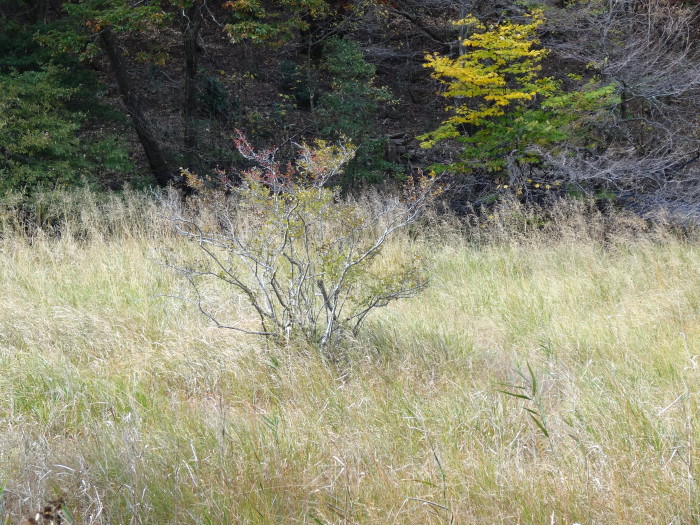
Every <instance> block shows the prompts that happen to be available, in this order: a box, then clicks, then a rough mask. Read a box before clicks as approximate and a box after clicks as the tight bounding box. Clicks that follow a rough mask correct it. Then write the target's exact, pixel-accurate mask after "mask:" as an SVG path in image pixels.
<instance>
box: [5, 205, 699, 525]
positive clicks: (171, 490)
mask: <svg viewBox="0 0 700 525" xmlns="http://www.w3.org/2000/svg"><path fill="white" fill-rule="evenodd" d="M52 198H53V199H55V201H56V202H55V203H54V204H56V203H58V207H54V208H50V207H47V208H46V210H51V209H53V210H54V211H51V212H50V213H52V214H57V212H56V210H62V211H61V213H63V215H62V216H61V215H60V213H59V214H58V215H59V216H58V217H57V218H54V219H52V221H51V222H50V223H47V224H50V227H49V228H45V229H44V230H34V229H32V228H28V226H27V222H24V223H22V222H18V221H16V220H15V218H16V214H15V215H13V212H12V208H11V207H10V206H9V205H8V204H7V203H6V206H5V208H3V209H4V210H5V211H4V214H0V217H2V218H1V219H0V223H2V224H3V225H4V226H3V230H2V231H3V233H2V239H1V240H0V290H2V293H0V370H1V371H2V373H1V374H0V422H1V424H0V489H3V494H2V498H1V499H0V519H1V518H2V516H3V514H5V515H7V516H8V519H9V521H10V523H16V522H18V521H19V519H20V517H21V516H25V515H30V514H31V515H33V513H34V512H35V511H36V509H38V507H39V506H40V505H41V504H42V503H44V502H45V501H48V500H50V499H54V498H56V497H58V496H62V497H64V498H65V500H66V506H67V508H68V509H69V510H70V513H71V515H72V516H73V518H74V520H75V522H76V523H315V524H318V523H376V524H392V523H395V524H399V523H406V524H409V523H410V524H415V523H436V524H437V523H462V524H469V523H503V524H513V523H532V524H541V523H547V524H549V523H556V524H566V525H570V524H573V523H581V524H594V523H600V524H603V523H605V524H608V523H664V524H669V523H678V524H681V523H683V524H685V523H697V522H699V521H700V499H699V496H698V486H697V483H696V478H697V476H698V474H699V473H700V472H699V471H698V460H700V457H699V452H698V450H699V449H698V446H699V438H700V430H699V429H700V426H699V422H698V421H697V419H696V418H697V416H698V406H699V400H698V393H699V389H700V381H699V380H700V323H699V322H698V320H699V319H698V318H699V314H700V263H699V261H700V257H699V256H700V245H699V244H698V243H697V240H696V239H694V238H693V237H692V236H690V235H685V236H680V235H678V233H677V232H673V231H671V230H670V229H669V228H668V227H665V226H663V225H661V226H658V225H657V226H649V225H648V224H646V223H643V222H641V221H639V220H637V219H635V218H633V217H630V216H626V215H624V214H613V215H608V216H604V215H602V214H598V213H595V212H594V211H593V210H591V209H587V210H584V209H581V206H580V205H571V204H569V205H566V206H560V207H559V208H557V209H556V210H554V211H553V212H551V213H549V215H548V217H546V218H545V219H542V215H541V214H535V213H532V212H531V211H529V210H526V209H522V208H518V207H517V206H516V207H513V206H511V207H510V208H503V209H501V210H497V211H496V212H495V213H493V214H492V216H490V217H489V216H486V217H483V218H481V219H479V220H475V221H474V224H472V225H471V226H470V227H466V226H463V225H462V224H457V223H456V222H454V221H453V222H452V223H451V224H446V221H444V219H443V218H439V217H434V218H432V219H431V220H429V221H426V225H425V226H424V228H426V230H424V231H423V232H411V233H412V234H411V235H407V236H406V237H405V238H399V239H396V240H395V241H394V243H393V244H392V245H390V246H389V247H388V250H389V255H390V256H391V255H392V252H393V253H396V254H400V253H401V252H402V251H404V250H405V249H406V246H407V243H412V249H418V250H420V251H422V252H423V253H424V254H425V255H426V256H427V257H428V258H429V260H430V264H431V268H432V270H433V272H434V278H433V282H432V285H431V287H430V288H429V289H428V290H427V291H426V292H425V293H423V294H422V295H421V296H419V297H417V298H415V299H412V300H410V301H405V302H399V303H396V304H395V305H394V306H393V307H391V308H389V309H386V310H383V311H378V312H377V314H376V315H375V316H374V317H373V318H372V320H371V322H370V323H369V324H368V325H367V326H366V328H365V330H364V332H363V333H362V334H361V337H360V338H359V339H358V340H356V341H354V342H352V344H348V347H347V348H346V349H345V358H344V359H343V360H341V361H340V362H338V363H335V364H330V363H328V362H325V361H324V360H323V359H322V358H321V357H319V356H318V355H317V354H316V353H315V352H314V351H313V349H309V348H304V347H301V346H291V347H286V348H280V347H273V346H269V345H268V344H267V343H266V342H265V341H264V340H261V339H258V338H255V337H252V336H245V335H240V334H236V333H232V332H227V331H222V330H217V329H215V328H213V327H212V326H211V325H210V324H208V323H207V322H206V320H205V319H203V318H202V317H200V316H199V315H198V314H197V313H196V311H195V309H194V308H192V307H191V306H190V305H188V304H187V303H184V302H182V301H177V300H175V299H172V298H170V296H179V295H182V294H183V293H184V291H183V283H182V282H181V280H180V279H179V278H178V276H177V274H175V273H173V272H169V271H168V270H167V269H166V268H164V267H163V266H162V265H160V264H159V263H160V261H162V260H163V259H164V258H166V257H168V256H173V254H175V255H176V256H177V257H182V258H188V257H195V256H196V248H195V247H194V246H192V245H191V244H190V243H187V242H186V241H184V240H183V239H180V238H177V237H175V236H173V235H172V234H171V232H170V230H169V227H168V224H167V221H164V220H163V216H162V213H161V210H160V208H159V206H158V205H157V204H154V203H153V201H151V200H150V199H148V198H144V197H141V196H139V195H137V194H131V195H127V197H124V198H117V197H113V198H110V199H102V200H101V199H98V198H96V197H95V196H92V195H90V194H85V195H83V196H81V197H79V198H77V197H76V198H75V199H76V200H75V201H74V202H73V201H71V202H73V204H70V203H66V202H67V200H70V199H68V198H67V197H65V196H63V197H61V196H57V195H54V196H53V197H52ZM71 198H72V197H71ZM62 199H63V200H62ZM64 201H66V202H64ZM9 204H12V203H9ZM8 210H9V211H8ZM46 213H49V211H46ZM428 229H429V231H427V230H428ZM210 293H212V294H214V297H215V298H216V299H217V300H220V301H221V303H222V304H225V305H226V308H228V309H229V310H230V311H231V312H232V313H233V315H237V316H242V317H245V316H249V315H250V313H249V312H248V311H247V310H246V307H245V303H244V302H242V301H239V300H238V299H237V298H236V297H231V296H229V295H227V291H226V290H223V289H212V290H211V291H210ZM528 365H529V367H530V368H531V369H532V371H533V373H534V376H535V379H536V385H535V388H534V391H533V389H532V387H533V385H532V381H531V377H530V375H529V373H528ZM518 372H521V373H522V376H521V375H519V374H518ZM517 386H522V387H524V388H525V389H523V390H517V389H516V388H515V387H517ZM501 390H507V391H510V392H519V393H523V394H526V397H528V398H530V399H525V398H516V397H513V396H509V395H507V394H504V393H502V392H501ZM526 409H531V410H533V411H534V412H535V413H536V414H537V417H538V418H539V421H541V423H542V424H543V426H544V427H545V428H546V430H547V432H548V434H549V437H547V436H545V434H544V432H543V431H542V430H541V429H540V428H539V427H538V425H537V424H535V422H534V421H533V420H532V418H531V417H530V412H528V411H527V410H526Z"/></svg>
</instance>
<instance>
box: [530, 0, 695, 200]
mask: <svg viewBox="0 0 700 525" xmlns="http://www.w3.org/2000/svg"><path fill="white" fill-rule="evenodd" d="M557 4H558V3H557ZM549 19H550V23H549V25H550V29H551V33H550V38H549V39H548V40H545V41H544V43H545V45H547V46H548V47H550V48H551V49H553V51H554V54H555V55H556V56H558V57H559V58H560V59H563V60H566V61H573V62H575V63H578V64H580V67H581V69H582V70H583V69H585V70H587V71H588V74H592V75H594V76H597V77H598V78H600V79H602V80H603V81H607V82H612V83H615V84H616V85H617V87H618V90H619V104H618V105H617V107H616V108H615V111H614V112H613V114H611V115H610V117H611V118H610V120H609V121H607V122H605V124H604V126H601V127H600V129H599V135H600V138H601V140H600V144H605V145H606V146H607V147H602V146H598V147H597V148H596V149H595V150H592V151H580V150H579V151H576V152H574V153H575V155H571V153H572V152H571V151H565V152H564V154H563V155H561V156H559V157H557V158H556V159H552V158H551V157H550V160H551V161H553V162H554V164H555V165H556V166H557V167H558V168H559V169H560V170H562V173H564V174H565V176H566V177H567V178H568V179H569V180H572V181H577V182H581V181H597V182H603V183H606V184H607V185H609V186H610V187H612V188H613V189H615V190H616V191H619V192H624V191H626V190H632V189H634V190H635V191H639V190H641V191H646V192H649V191H652V192H662V193H664V194H666V195H667V196H668V198H677V197H680V196H683V195H688V194H689V193H692V194H695V193H696V192H697V190H698V188H697V186H698V182H699V181H700V179H699V177H698V174H699V169H700V167H699V166H698V160H700V136H699V135H698V134H697V132H696V131H695V130H697V128H698V125H699V124H700V121H699V116H700V111H698V109H700V67H698V65H699V64H700V45H699V40H698V37H699V36H700V32H699V29H700V9H699V8H698V7H689V6H682V5H677V4H674V3H672V2H668V1H666V0H611V1H605V2H602V1H593V2H583V3H582V2H577V3H576V4H575V5H574V6H572V7H570V8H559V9H556V8H553V9H551V10H550V11H549ZM552 35H559V38H557V37H556V36H552ZM562 36H563V37H562Z"/></svg>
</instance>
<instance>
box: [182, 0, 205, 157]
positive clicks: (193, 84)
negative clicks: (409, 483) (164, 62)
mask: <svg viewBox="0 0 700 525" xmlns="http://www.w3.org/2000/svg"><path fill="white" fill-rule="evenodd" d="M201 9H202V6H201V4H200V2H199V1H198V0H195V1H194V2H193V3H192V5H191V6H190V7H188V8H187V9H186V11H185V12H184V14H183V18H184V20H183V22H184V30H183V35H184V43H185V102H184V105H183V118H184V121H185V122H184V124H185V126H184V127H185V137H184V139H185V140H184V142H185V151H186V154H187V156H188V157H191V156H192V155H193V154H194V151H195V149H196V147H197V134H196V130H195V116H196V113H197V35H199V30H200V27H201V22H202V17H201Z"/></svg>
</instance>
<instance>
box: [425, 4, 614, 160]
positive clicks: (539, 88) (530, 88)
mask: <svg viewBox="0 0 700 525" xmlns="http://www.w3.org/2000/svg"><path fill="white" fill-rule="evenodd" d="M544 22H545V20H544V17H543V15H542V12H541V11H533V12H532V13H531V14H530V15H529V17H528V20H527V21H526V23H515V22H512V21H508V22H503V23H501V24H499V25H489V26H487V25H485V24H484V23H482V22H480V21H479V20H478V19H477V18H476V17H474V16H471V15H470V16H468V17H467V18H465V19H463V20H459V21H457V22H455V25H460V26H465V27H466V29H467V30H468V32H471V35H470V36H469V37H467V38H465V39H463V40H462V41H461V42H460V43H461V53H460V56H458V57H457V58H450V57H448V56H442V55H440V54H437V53H436V54H433V55H428V56H427V57H426V63H425V64H424V65H425V67H428V68H430V69H432V70H433V73H432V76H433V78H436V79H438V80H439V81H440V82H441V83H442V84H444V85H445V90H444V92H443V93H442V94H443V96H445V97H448V98H451V99H453V100H454V103H453V104H452V105H450V106H449V107H448V108H447V110H448V111H450V112H451V115H450V117H448V118H447V119H446V120H445V121H443V123H442V125H441V126H440V127H439V128H437V129H436V130H434V131H431V132H429V133H426V134H425V135H422V136H420V137H419V139H421V140H422V141H423V142H422V144H421V145H422V146H423V147H425V148H432V147H433V146H435V144H436V143H438V142H440V141H443V140H455V141H457V142H460V143H462V144H463V145H464V146H463V149H462V151H461V152H460V158H459V159H458V160H456V161H455V162H452V163H450V164H443V165H438V166H435V169H436V170H438V171H445V170H449V171H453V172H461V173H470V172H472V171H474V170H476V169H482V170H484V169H485V170H487V171H490V172H498V171H501V170H503V169H504V168H505V167H506V166H507V165H508V164H509V163H528V162H537V161H539V160H540V156H539V154H538V151H540V149H539V148H537V147H536V146H540V147H547V146H552V145H555V144H559V143H562V142H564V141H567V140H569V139H571V138H574V137H576V138H582V137H583V136H584V135H585V132H584V128H585V126H583V125H582V123H583V122H584V121H585V120H586V119H587V118H590V116H591V114H594V113H599V112H600V111H601V110H603V109H604V108H605V107H608V106H610V105H611V103H612V102H614V100H615V99H616V96H615V86H612V85H608V86H601V85H599V84H598V83H597V82H596V81H595V79H594V80H591V81H589V82H588V83H586V84H585V85H584V86H581V88H580V89H577V90H575V91H570V92H566V93H565V92H564V91H563V89H562V87H561V83H560V82H558V81H557V80H555V79H554V78H552V77H547V76H542V75H541V70H542V65H541V63H542V60H543V59H544V58H545V57H546V56H547V54H548V50H547V49H545V48H542V47H541V46H540V45H539V40H538V38H537V31H538V28H540V26H542V25H543V24H544Z"/></svg>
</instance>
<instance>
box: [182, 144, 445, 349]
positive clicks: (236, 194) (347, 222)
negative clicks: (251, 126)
mask: <svg viewBox="0 0 700 525" xmlns="http://www.w3.org/2000/svg"><path fill="white" fill-rule="evenodd" d="M236 143H237V146H238V149H239V151H240V152H241V154H242V155H243V156H245V157H246V158H248V159H249V160H251V161H252V162H254V163H255V165H256V166H255V167H254V168H253V169H250V170H248V171H247V172H245V173H243V174H242V178H243V182H242V184H240V185H234V184H231V183H230V182H229V181H227V179H226V177H225V174H223V173H221V174H220V178H219V180H218V181H216V184H214V185H213V186H212V187H209V186H208V185H207V184H205V182H204V181H202V180H201V179H199V178H198V177H197V176H195V175H194V174H192V173H189V172H185V173H184V175H185V177H186V178H187V179H188V181H189V183H190V185H192V186H193V187H195V188H196V190H197V192H198V196H197V197H196V198H195V202H196V203H197V205H199V206H204V207H206V208H207V210H208V211H209V213H210V216H211V217H213V221H212V222H213V224H204V223H203V222H202V221H201V220H199V219H197V218H196V215H194V214H193V213H188V212H187V211H186V210H185V209H183V207H181V206H173V207H172V222H173V224H174V225H175V228H176V229H177V231H178V232H179V233H180V234H182V235H184V236H186V237H188V238H190V239H192V240H193V241H195V242H196V243H197V244H198V245H199V247H200V248H201V250H202V251H203V253H204V254H206V256H207V257H206V258H205V259H206V261H207V262H206V264H202V265H191V264H190V265H186V266H185V267H182V266H178V265H173V266H176V267H177V268H178V270H179V271H180V272H181V273H182V274H183V275H184V276H185V277H186V278H187V279H188V281H189V283H190V284H191V285H192V287H193V289H194V291H195V302H196V304H197V305H198V307H199V309H200V311H201V312H202V313H203V314H204V315H205V316H207V317H208V318H209V319H211V320H212V321H213V322H214V323H216V325H217V326H219V327H224V328H230V329H233V330H239V331H242V332H246V333H252V334H258V335H264V336H269V337H272V338H274V339H275V340H277V341H288V340H289V339H290V337H293V336H297V335H299V336H302V337H304V338H305V339H307V340H308V341H309V342H311V343H312V344H314V345H317V346H318V347H319V348H320V350H321V351H322V352H327V351H329V349H330V348H332V347H334V346H335V345H336V343H337V342H338V341H339V340H341V339H342V338H344V337H345V336H347V335H350V334H354V333H356V332H357V330H358V328H359V327H360V325H361V324H362V322H363V321H364V320H365V319H366V317H367V315H368V314H369V313H370V312H371V311H372V310H374V309H375V308H379V307H382V306H385V305H387V304H388V303H389V302H391V301H394V300H397V299H401V298H407V297H411V296H413V295H415V294H416V293H418V292H419V291H420V290H421V289H423V288H424V287H425V285H426V282H427V278H426V274H425V271H424V270H423V267H422V263H421V261H420V260H419V259H418V258H413V257H411V256H410V255H408V254H402V255H401V256H400V257H399V259H401V260H398V261H397V260H392V261H391V264H390V265H389V264H386V262H385V261H383V257H382V255H383V248H384V247H385V245H386V243H387V241H388V240H389V239H390V238H391V237H392V236H393V235H394V234H395V233H397V232H398V231H400V230H402V229H404V228H406V227H407V226H408V225H410V224H411V223H413V222H414V221H415V220H416V219H417V218H418V217H419V216H420V214H421V212H422V211H423V209H424V208H425V206H426V204H427V202H428V200H429V199H430V198H431V197H432V195H433V194H434V180H432V179H421V180H419V181H418V182H416V183H413V184H411V185H410V187H409V188H407V189H406V191H405V193H404V195H402V196H401V197H398V196H393V197H382V198H381V199H380V198H374V199H371V198H365V199H364V200H362V201H358V200H354V199H352V198H346V197H341V196H340V194H339V193H338V192H337V191H335V190H333V189H331V188H329V187H328V186H327V184H328V182H329V181H330V180H331V179H333V178H334V177H336V176H337V175H338V174H340V173H341V171H342V169H343V165H344V164H345V163H346V162H348V161H349V160H350V159H351V158H352V157H353V155H354V151H355V150H354V147H353V146H352V145H351V144H341V145H327V144H325V143H323V142H319V143H317V144H316V146H315V147H314V148H311V147H308V146H306V145H304V146H301V147H300V156H299V158H298V159H297V162H296V166H291V165H288V166H286V167H282V166H280V165H279V164H278V163H277V162H276V161H275V159H274V151H259V152H258V151H255V150H254V149H253V148H252V147H251V146H250V144H249V143H248V142H247V141H246V139H245V138H244V137H243V135H241V134H239V135H238V139H237V141H236ZM190 209H191V208H190ZM206 279H213V280H215V281H217V282H219V283H223V284H224V285H225V286H226V287H230V289H232V290H235V291H236V292H237V293H240V294H242V295H243V296H244V297H245V299H246V300H247V302H248V303H249V304H250V306H251V307H252V308H253V309H254V310H255V312H256V313H257V315H258V317H259V319H260V327H259V328H250V327H248V326H243V325H242V324H240V323H232V324H228V323H224V322H222V321H221V320H220V316H219V315H217V314H215V313H214V312H212V311H211V310H210V309H209V308H207V307H206V306H205V301H204V300H203V297H202V295H203V292H202V284H203V282H204V280H206Z"/></svg>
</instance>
